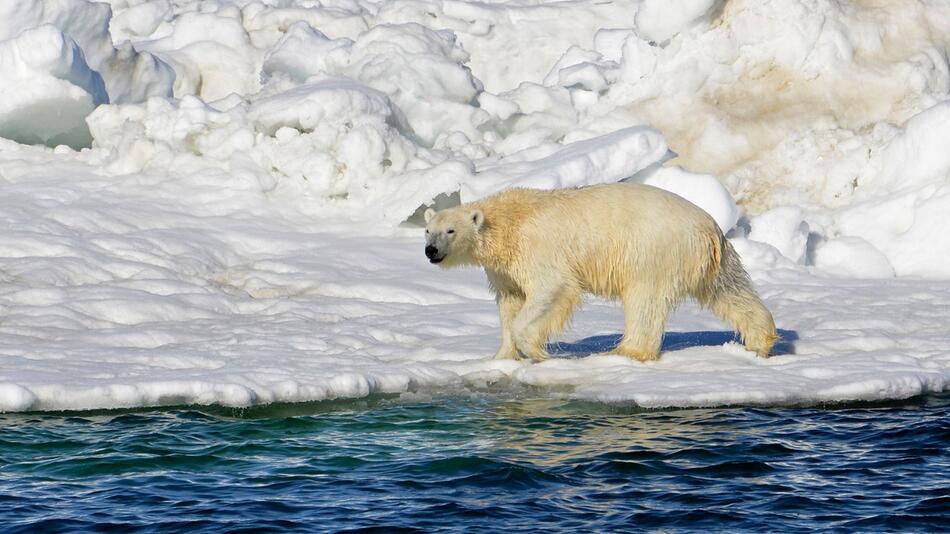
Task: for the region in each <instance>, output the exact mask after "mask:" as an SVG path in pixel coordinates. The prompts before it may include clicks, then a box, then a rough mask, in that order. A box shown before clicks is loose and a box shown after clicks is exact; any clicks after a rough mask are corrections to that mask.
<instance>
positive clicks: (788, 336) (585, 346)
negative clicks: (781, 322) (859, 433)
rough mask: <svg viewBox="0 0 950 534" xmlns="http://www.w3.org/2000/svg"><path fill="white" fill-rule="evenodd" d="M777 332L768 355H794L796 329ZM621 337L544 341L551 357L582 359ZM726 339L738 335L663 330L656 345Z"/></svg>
mask: <svg viewBox="0 0 950 534" xmlns="http://www.w3.org/2000/svg"><path fill="white" fill-rule="evenodd" d="M778 335H779V336H780V339H779V340H778V342H777V343H776V344H775V347H774V348H773V349H772V356H782V355H785V354H795V341H797V340H798V332H796V331H794V330H782V329H779V331H778ZM621 337H623V335H622V334H604V335H601V336H591V337H585V338H584V339H581V340H578V341H575V342H573V343H569V342H566V341H558V342H556V343H548V353H550V354H551V355H552V356H562V357H566V358H582V357H584V356H589V355H591V354H597V353H601V352H610V351H611V350H613V349H614V348H615V347H616V346H617V345H618V344H620V338H621ZM730 341H735V342H737V343H738V342H739V335H738V334H736V333H735V332H732V331H727V330H705V331H700V332H666V333H665V334H663V345H662V346H661V347H660V351H661V352H666V351H671V350H681V349H687V348H690V347H718V346H721V345H724V344H726V343H729V342H730Z"/></svg>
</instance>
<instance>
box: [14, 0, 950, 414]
mask: <svg viewBox="0 0 950 534" xmlns="http://www.w3.org/2000/svg"><path fill="white" fill-rule="evenodd" d="M948 46H950V7H948V5H945V4H943V3H939V2H914V1H911V0H881V1H878V2H837V1H831V0H790V1H788V2H766V1H764V0H731V1H729V2H720V1H714V0H703V1H694V2H685V1H683V2H681V1H676V2H668V1H667V2H659V1H656V2H654V1H652V0H643V1H636V0H631V1H630V2H600V1H598V0H572V1H568V2H545V1H540V0H493V1H491V2H470V1H467V0H451V1H450V0H389V1H386V2H378V3H376V2H351V1H348V0H328V1H326V2H320V3H317V2H311V1H305V0H299V1H286V2H250V1H244V0H239V1H236V2H225V1H218V0H203V1H200V2H199V1H190V0H181V1H175V2H167V1H156V2H144V1H141V0H111V1H110V2H109V3H101V2H90V1H87V0H55V1H49V0H46V1H41V0H29V1H23V2H8V3H5V4H3V6H2V7H0V97H2V98H0V411H29V410H83V409H103V408H126V407H141V406H158V405H175V404H212V403H217V404H222V405H227V406H249V405H254V404H263V403H270V402H302V401H314V400H323V399H333V398H350V397H361V396H366V395H370V394H379V393H385V394H402V393H411V392H413V391H416V390H445V389H451V390H459V389H470V390H481V389H484V388H489V387H490V388H491V391H499V390H501V391H504V390H507V389H510V390H512V391H519V390H520V388H523V387H525V386H531V387H537V388H538V389H534V390H532V391H533V392H536V394H540V395H550V396H559V397H569V398H576V399H584V400H592V401H599V402H610V403H626V404H636V405H639V406H643V407H648V408H664V407H688V406H721V405H733V404H741V405H776V404H779V405H787V404H816V403H825V402H842V401H855V400H863V401H877V400H885V399H900V398H907V397H910V396H914V395H921V394H927V393H930V392H939V391H945V390H946V389H947V388H948V381H950V334H948V333H947V332H946V325H947V324H950V264H948V263H947V262H946V257H947V255H948V253H950V237H948V236H950V219H948V218H947V216H946V214H947V213H950V151H948V150H947V141H946V140H947V139H948V138H950V107H948V106H950V66H948V61H947V55H948ZM31 145H33V146H31ZM618 181H632V182H641V183H646V184H650V185H653V186H656V187H661V188H664V189H667V190H669V191H672V192H674V193H676V194H678V195H681V196H683V197H684V198H686V199H688V200H690V201H691V202H693V203H695V204H697V205H698V206H699V207H701V208H702V209H704V210H706V211H707V212H708V213H709V214H710V215H711V216H712V217H713V218H714V219H715V220H716V221H717V223H718V224H719V226H720V227H721V228H722V230H723V231H724V233H727V235H728V236H729V237H730V239H731V240H732V243H733V245H734V246H735V248H736V250H737V251H738V252H739V254H740V255H741V256H742V258H743V262H744V264H745V265H746V267H747V269H748V270H749V271H750V274H751V275H752V277H753V279H754V280H755V282H756V285H757V287H758V288H759V289H760V291H761V293H762V295H763V297H764V299H765V301H766V303H767V305H768V306H769V308H770V309H772V310H773V312H774V314H775V317H776V320H777V323H778V325H779V328H780V329H781V333H782V335H783V337H784V340H783V341H782V343H780V345H779V346H778V350H777V353H776V355H774V356H773V357H772V358H769V359H760V358H757V357H756V356H755V355H753V354H750V353H748V352H747V351H745V350H744V348H743V347H742V346H741V345H740V344H738V343H736V342H735V340H734V339H733V336H732V334H731V332H729V331H728V330H727V329H726V327H725V325H723V324H722V323H720V322H719V321H718V320H717V319H715V318H714V317H713V316H712V315H711V314H709V313H708V312H705V311H702V310H699V309H698V308H697V307H696V306H695V305H694V304H685V305H683V306H681V308H680V309H679V311H678V312H677V313H676V315H675V316H674V317H673V318H672V320H671V321H670V323H669V325H668V332H667V336H666V339H665V341H664V352H663V355H662V358H661V359H660V360H659V361H656V362H649V363H640V362H633V361H630V360H626V359H623V358H620V357H617V356H610V355H605V354H602V353H604V352H607V351H609V350H610V348H611V347H612V346H613V344H615V343H616V342H617V340H618V336H619V333H620V329H621V324H622V319H621V312H620V310H619V307H618V306H617V305H616V304H613V303H609V302H603V301H599V300H596V299H591V300H590V301H589V302H587V303H586V304H585V307H584V309H583V310H582V311H581V312H579V313H578V314H577V315H576V317H575V321H574V324H573V326H572V328H571V329H569V330H568V331H566V332H565V333H563V334H562V335H561V336H560V338H559V339H558V340H556V342H555V343H554V344H553V345H552V347H551V350H552V352H553V353H554V355H555V357H554V358H552V359H551V360H549V361H546V362H543V363H537V364H532V363H528V362H512V361H493V360H490V359H489V358H490V356H491V355H492V354H493V353H494V351H495V349H496V348H497V347H496V344H497V342H498V339H497V338H498V336H499V327H498V319H497V315H496V311H495V304H494V302H493V299H492V296H491V294H490V293H489V291H488V289H487V284H486V283H485V280H484V275H483V274H481V273H479V272H478V271H476V270H458V271H442V270H439V269H434V268H432V266H431V265H429V264H428V263H427V262H426V261H425V257H424V255H423V254H422V250H421V249H422V241H421V236H420V235H419V229H418V228H417V227H413V226H412V223H413V222H415V221H417V219H418V218H419V214H420V213H421V210H422V209H423V208H424V206H426V205H432V204H435V205H437V206H439V207H444V206H449V205H453V204H454V203H458V202H459V201H463V202H464V201H469V200H474V199H477V198H481V197H483V196H485V195H488V194H491V193H494V192H496V191H500V190H502V189H505V188H508V187H538V188H553V187H574V186H584V185H590V184H596V183H611V182H618ZM407 221H408V223H407Z"/></svg>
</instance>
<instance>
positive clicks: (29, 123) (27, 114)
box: [0, 0, 174, 149]
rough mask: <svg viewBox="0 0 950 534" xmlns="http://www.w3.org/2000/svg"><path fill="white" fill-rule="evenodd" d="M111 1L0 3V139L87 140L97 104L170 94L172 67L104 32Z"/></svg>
mask: <svg viewBox="0 0 950 534" xmlns="http://www.w3.org/2000/svg"><path fill="white" fill-rule="evenodd" d="M110 17H111V11H110V9H109V6H108V5H106V4H102V3H96V2H88V1H86V0H62V1H56V2H44V1H42V0H26V1H23V2H5V3H3V5H2V6H0V97H2V98H0V100H2V102H0V137H6V138H8V139H13V140H15V141H18V142H21V143H27V144H45V145H48V146H56V145H59V144H65V145H68V146H71V147H73V148H76V149H78V148H81V147H87V146H89V144H90V142H91V137H90V135H89V131H88V128H87V127H86V124H85V122H84V119H85V117H86V115H88V114H89V113H90V112H91V111H92V110H93V109H94V108H95V107H96V106H98V105H100V104H104V103H109V102H128V101H140V100H142V99H144V98H147V97H148V96H152V95H168V94H170V92H171V84H172V80H173V79H174V72H173V71H172V70H171V68H170V67H168V65H165V64H164V63H162V62H161V61H159V60H157V59H156V58H154V57H153V56H151V55H149V54H147V53H139V52H137V51H136V50H135V49H134V48H133V47H132V46H131V45H129V44H128V43H125V44H124V45H122V46H120V47H119V48H116V47H114V46H113V45H112V41H111V37H110V34H109V29H108V26H109V19H110Z"/></svg>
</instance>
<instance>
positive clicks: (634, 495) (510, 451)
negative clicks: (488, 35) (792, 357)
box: [0, 391, 950, 533]
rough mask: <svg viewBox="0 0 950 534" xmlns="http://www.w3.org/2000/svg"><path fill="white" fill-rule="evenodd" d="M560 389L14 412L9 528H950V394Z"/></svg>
mask: <svg viewBox="0 0 950 534" xmlns="http://www.w3.org/2000/svg"><path fill="white" fill-rule="evenodd" d="M543 396H544V394H542V393H541V392H531V391H521V392H518V393H500V392H488V393H470V392H468V393H466V392H460V393H458V394H444V393H443V394H439V395H435V396H430V395H426V394H413V395H403V396H399V397H373V398H370V399H364V400H359V401H347V402H324V403H313V404H299V405H277V406H267V407H262V408H256V409H250V410H234V409H227V408H214V407H213V408H208V407H181V408H175V409H161V410H151V411H135V412H95V413H93V412H84V413H61V414H39V413H36V414H6V415H0V525H2V529H3V530H4V531H7V532H34V531H40V532H57V531H150V532H151V531H188V532H200V531H206V532H222V531H241V530H245V531H268V530H270V531H311V532H321V531H365V532H371V531H378V532H414V531H419V532H451V531H455V532H462V531H464V532H477V531H483V532H487V531H516V532H519V533H524V532H551V531H554V530H562V531H577V532H587V531H597V532H620V531H710V530H729V531H773V532H774V531H780V532H785V533H788V532H808V531H811V530H813V529H815V528H820V529H826V530H828V529H832V530H837V531H842V532H844V531H861V532H879V531H885V530H888V531H908V532H935V531H947V530H948V529H950V490H948V488H950V452H948V444H950V395H938V396H929V397H924V398H917V399H911V400H908V401H903V402H899V403H892V404H883V405H882V404H864V405H837V406H824V407H807V408H788V407H786V408H724V409H695V410H672V411H643V410H637V409H635V408H632V407H617V406H607V405H602V404H594V403H582V402H575V401H568V400H557V399H553V400H552V399H550V398H543ZM535 397H537V398H535Z"/></svg>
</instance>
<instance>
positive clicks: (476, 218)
mask: <svg viewBox="0 0 950 534" xmlns="http://www.w3.org/2000/svg"><path fill="white" fill-rule="evenodd" d="M469 217H470V218H471V221H472V224H474V225H475V229H476V230H481V229H482V225H483V224H485V214H484V213H482V210H472V212H471V213H470V214H469Z"/></svg>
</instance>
